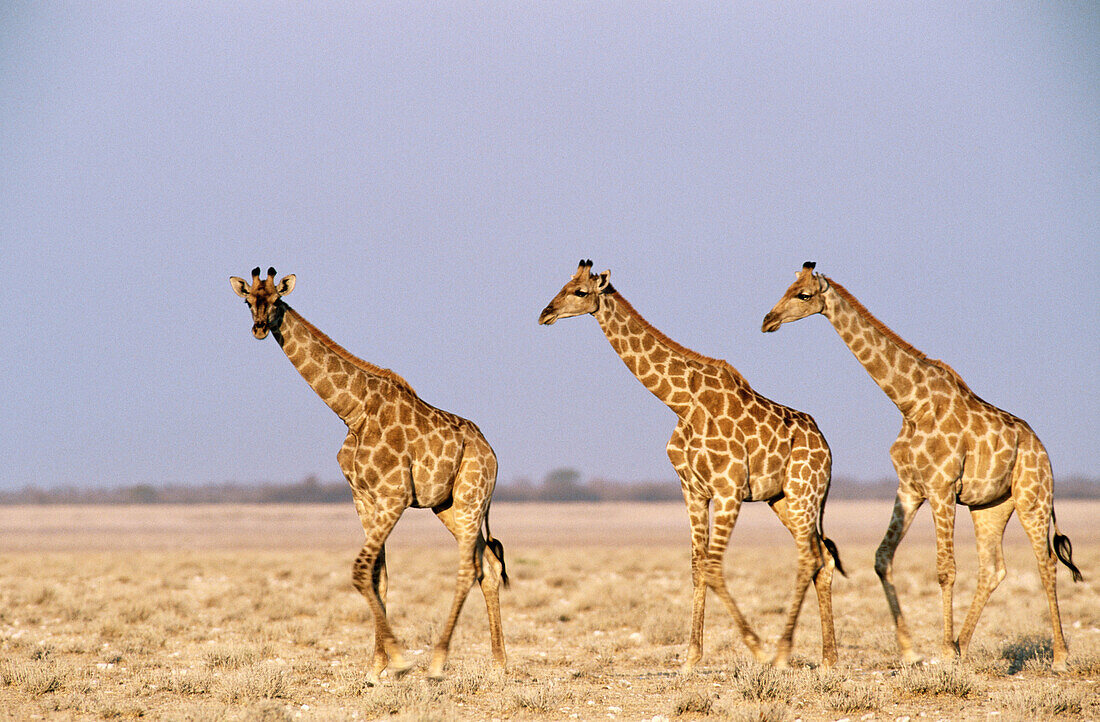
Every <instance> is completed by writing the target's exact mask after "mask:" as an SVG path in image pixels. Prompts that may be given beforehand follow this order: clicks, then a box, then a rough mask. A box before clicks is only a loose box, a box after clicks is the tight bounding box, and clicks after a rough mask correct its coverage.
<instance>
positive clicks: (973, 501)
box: [762, 263, 1080, 671]
mask: <svg viewBox="0 0 1100 722" xmlns="http://www.w3.org/2000/svg"><path fill="white" fill-rule="evenodd" d="M813 269H814V264H812V263H807V264H805V265H804V266H803V268H802V270H801V271H800V272H799V274H798V278H797V279H796V281H795V282H794V284H792V285H791V286H790V288H788V289H787V292H786V293H785V294H784V295H783V297H782V298H781V299H780V300H779V302H778V303H777V304H776V305H775V307H774V308H773V309H772V310H771V312H769V313H768V315H767V316H765V318H764V323H763V327H762V330H764V331H765V332H768V331H775V330H776V329H778V328H779V326H780V325H782V324H783V323H787V322H790V321H796V320H798V319H800V318H805V317H806V316H809V315H812V314H815V313H821V314H822V315H824V316H825V317H826V318H827V319H829V321H830V322H831V323H832V324H833V326H834V327H835V328H836V330H837V333H839V334H840V337H841V338H842V339H843V340H844V342H845V344H847V346H848V348H849V349H850V350H851V351H852V353H853V354H854V355H855V357H856V359H857V360H859V362H860V363H861V364H863V366H864V368H866V369H867V372H868V373H869V374H870V375H871V378H872V379H874V381H875V382H876V383H877V384H878V385H879V387H880V388H882V390H883V391H884V392H885V393H886V395H887V396H889V397H890V400H891V401H893V402H894V404H895V405H896V406H897V407H898V409H899V410H900V411H901V413H902V428H901V432H900V433H899V434H898V438H897V440H896V441H895V442H894V444H893V445H892V446H891V447H890V459H891V461H892V462H893V464H894V468H895V470H896V471H897V474H898V493H897V498H896V499H895V502H894V511H893V514H892V516H891V519H890V524H889V526H888V527H887V530H886V535H885V536H884V538H883V540H882V543H881V544H880V545H879V548H878V551H877V553H876V555H875V571H876V572H877V574H878V576H879V578H880V580H881V582H882V585H883V589H884V591H885V593H886V599H887V603H888V604H889V607H890V611H891V613H892V615H893V617H894V622H895V626H896V630H897V639H898V649H899V651H900V653H901V655H902V657H903V659H905V660H906V661H907V662H910V663H913V662H917V661H919V660H920V657H919V655H917V653H916V652H915V651H914V649H913V644H912V638H911V636H910V634H909V629H908V626H907V625H906V623H905V618H904V616H903V614H902V612H901V606H900V604H899V602H898V599H897V591H896V589H895V587H894V583H893V558H894V552H895V551H896V550H897V546H898V544H899V543H900V541H901V539H902V537H904V536H905V532H906V531H907V530H908V528H909V525H910V524H911V523H912V521H913V517H914V515H915V514H916V512H917V510H918V509H919V508H920V507H921V505H922V504H923V503H924V502H925V501H928V503H929V506H930V507H931V509H932V518H933V522H934V524H935V529H936V576H937V580H938V582H939V585H940V590H941V596H942V601H943V640H942V645H941V648H942V651H943V654H944V655H945V656H949V657H953V656H955V655H959V654H963V655H965V653H966V650H967V648H968V646H969V644H970V640H971V637H972V636H973V633H974V628H975V626H976V625H977V623H978V618H979V617H980V616H981V613H982V610H983V608H984V607H985V603H986V601H987V600H988V599H989V595H990V594H992V592H993V590H994V589H995V588H996V587H997V585H998V584H999V583H1000V582H1001V581H1002V580H1003V579H1004V576H1005V565H1004V553H1003V550H1002V546H1001V544H1002V541H1001V540H1002V537H1003V535H1004V529H1005V525H1006V524H1007V523H1008V518H1009V517H1010V516H1011V515H1012V512H1013V511H1015V512H1016V513H1017V515H1018V516H1019V518H1020V523H1021V524H1022V525H1023V527H1024V531H1025V533H1026V534H1027V536H1028V539H1029V541H1030V542H1031V545H1032V549H1033V551H1034V553H1035V557H1036V560H1037V561H1038V564H1039V576H1040V578H1041V580H1042V582H1043V587H1044V589H1045V591H1046V595H1047V601H1048V607H1049V612H1050V618H1051V627H1052V630H1053V647H1054V660H1053V667H1054V669H1055V670H1059V671H1061V670H1065V668H1066V657H1067V655H1068V652H1067V649H1066V643H1065V638H1064V637H1063V634H1062V625H1061V619H1060V616H1059V612H1058V599H1057V588H1056V585H1055V562H1054V558H1055V555H1056V556H1057V557H1058V558H1059V559H1061V560H1062V561H1063V562H1064V563H1065V564H1066V565H1067V566H1068V567H1069V568H1070V570H1071V571H1072V573H1073V576H1074V579H1079V578H1080V572H1079V571H1078V570H1077V567H1076V566H1074V565H1073V561H1072V551H1071V548H1070V546H1069V542H1068V539H1066V537H1064V536H1062V534H1061V533H1060V532H1059V531H1058V526H1057V523H1056V522H1055V523H1054V531H1055V535H1054V549H1053V551H1054V554H1052V553H1051V546H1050V542H1049V538H1048V535H1049V527H1050V525H1051V523H1052V522H1054V476H1053V473H1052V471H1051V466H1050V460H1049V458H1048V457H1047V452H1046V449H1044V448H1043V445H1042V443H1041V442H1040V441H1039V438H1038V436H1036V435H1035V432H1034V431H1032V429H1031V427H1030V426H1028V425H1027V423H1026V422H1024V421H1023V420H1022V419H1019V418H1017V417H1016V416H1013V415H1012V414H1010V413H1008V412H1007V411H1003V410H1002V409H999V408H997V407H996V406H993V405H992V404H990V403H988V402H986V401H984V400H982V399H981V398H979V397H978V396H977V395H976V394H975V393H974V392H973V391H971V390H970V388H969V387H968V386H967V385H966V383H965V382H964V381H963V380H962V378H961V377H960V376H959V375H958V374H957V373H956V372H955V371H954V369H952V368H951V367H950V366H948V365H947V364H945V363H943V362H942V361H938V360H935V359H930V358H928V357H927V356H925V355H924V354H923V353H921V352H920V351H918V350H917V349H915V348H914V347H912V346H910V345H909V344H908V343H906V342H905V341H903V340H902V339H901V338H899V337H898V336H897V335H896V334H894V333H893V332H892V331H891V330H890V329H888V328H887V327H886V326H885V325H884V324H883V323H882V322H881V321H879V320H878V319H877V318H875V317H874V316H872V315H871V314H870V312H868V311H867V309H866V308H864V307H863V305H862V304H860V303H859V301H857V300H856V299H855V298H854V297H853V296H852V295H851V294H850V293H849V292H848V291H847V290H846V289H845V288H844V287H843V286H841V285H840V284H838V283H836V282H834V281H832V280H831V279H829V278H827V277H825V276H820V275H817V274H815V273H814V272H813ZM956 504H962V505H963V506H967V507H969V508H970V514H971V517H972V519H973V522H974V532H975V537H976V539H977V546H978V560H979V570H978V589H977V591H976V592H975V595H974V600H973V602H972V603H971V605H970V609H969V611H968V612H967V615H966V618H965V619H964V620H963V625H962V629H961V631H960V632H959V636H958V638H955V636H954V612H953V587H954V582H955V551H954V531H955V510H956Z"/></svg>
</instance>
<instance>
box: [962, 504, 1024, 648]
mask: <svg viewBox="0 0 1100 722" xmlns="http://www.w3.org/2000/svg"><path fill="white" fill-rule="evenodd" d="M1014 509H1015V504H1014V503H1013V500H1012V497H1007V498H1005V499H1004V500H1002V501H1000V502H998V503H996V504H994V505H992V506H988V507H981V508H975V507H972V508H971V509H970V517H971V518H972V519H973V521H974V538H975V541H976V542H977V546H978V588H977V589H976V590H975V591H974V601H972V602H971V603H970V611H968V612H967V613H966V619H964V620H963V625H962V630H961V631H960V632H959V654H960V656H963V657H965V656H966V651H967V649H968V648H969V647H970V640H971V638H972V637H973V635H974V628H975V627H976V626H977V624H978V618H979V617H981V615H982V610H983V609H985V605H986V602H988V601H989V596H990V595H991V594H992V593H993V590H994V589H996V588H997V586H998V585H999V584H1000V583H1001V582H1002V581H1003V580H1004V578H1005V560H1004V549H1003V546H1002V545H1003V539H1004V531H1005V525H1006V524H1007V523H1008V519H1009V517H1010V516H1012V512H1013V510H1014Z"/></svg>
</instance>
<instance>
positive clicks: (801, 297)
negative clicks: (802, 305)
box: [795, 293, 810, 301]
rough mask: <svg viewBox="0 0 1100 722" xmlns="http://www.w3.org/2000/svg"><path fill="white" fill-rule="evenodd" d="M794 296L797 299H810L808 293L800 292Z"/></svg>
mask: <svg viewBox="0 0 1100 722" xmlns="http://www.w3.org/2000/svg"><path fill="white" fill-rule="evenodd" d="M795 298H797V299H798V300H799V301H809V300H810V294H808V293H800V294H798V295H796V296H795Z"/></svg>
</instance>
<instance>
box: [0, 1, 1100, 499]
mask: <svg viewBox="0 0 1100 722" xmlns="http://www.w3.org/2000/svg"><path fill="white" fill-rule="evenodd" d="M1097 58H1100V11H1098V10H1097V8H1096V6H1095V5H1091V4H1086V3H1081V4H1077V5H1074V6H1072V7H1070V6H1067V5H1063V4H1033V3H1028V4H964V5H962V6H958V5H956V4H948V3H931V4H930V3H903V4H893V3H890V4H885V5H884V4H876V3H814V4H811V5H810V6H809V7H804V6H797V5H793V4H775V3H750V4H738V6H737V7H728V6H727V5H726V4H717V3H709V4H667V3H641V4H638V3H632V4H626V3H601V4H588V3H476V4H475V3H463V2H458V3H434V2H433V3H419V4H418V3H413V4H408V3H402V4H397V3H372V4H370V5H369V7H359V6H352V4H350V3H348V4H327V3H310V4H295V3H242V4H232V5H230V6H223V5H222V4H214V3H210V4H206V3H203V4H199V5H198V6H195V7H182V6H178V5H176V4H167V5H163V6H162V5H152V6H150V5H148V4H142V3H80V4H77V3H60V4H44V3H18V2H17V3H9V4H6V5H5V6H4V7H3V9H0V269H2V270H3V271H4V282H3V284H0V303H2V304H3V309H4V314H3V321H2V322H0V324H2V328H3V330H4V331H5V333H4V334H3V335H4V338H5V342H4V343H3V344H2V345H0V372H2V374H3V378H4V384H3V391H2V392H0V393H2V397H0V427H2V428H0V459H3V464H0V488H19V487H22V486H24V485H28V484H30V485H37V486H43V487H53V486H64V485H79V486H115V485H121V484H135V483H152V484H167V483H177V484H179V483H198V482H210V481H231V480H236V481H256V480H275V481H293V480H298V479H301V478H303V477H304V476H306V475H308V474H317V475H318V476H320V477H322V478H325V479H337V478H339V476H340V474H339V468H338V466H337V464H336V460H335V459H336V452H337V450H338V449H339V446H340V443H341V441H342V439H343V425H342V424H341V422H340V421H339V419H337V418H336V417H335V416H334V415H333V414H332V413H331V412H330V411H329V410H328V408H327V407H326V406H324V404H323V403H322V402H321V401H320V400H319V399H318V398H316V396H314V395H313V393H312V391H311V390H310V389H309V388H308V387H307V386H306V384H305V383H304V382H303V381H302V379H301V378H300V377H299V376H298V375H297V373H296V372H295V371H294V369H293V368H292V367H291V366H290V364H289V363H288V362H287V361H286V359H285V357H284V356H283V354H282V353H281V351H280V350H279V348H278V346H277V345H276V343H275V342H274V341H273V340H271V339H268V340H266V341H264V342H262V343H259V342H257V341H255V340H254V339H253V338H252V337H251V335H250V333H249V328H250V324H251V322H250V319H249V315H248V312H247V309H245V307H244V306H243V304H241V303H240V300H239V299H238V298H237V297H236V296H235V295H234V294H233V292H232V291H231V290H230V287H229V283H228V277H229V276H230V275H247V274H248V271H249V270H250V269H251V268H252V267H254V266H257V265H259V266H263V267H264V268H266V267H267V266H269V265H273V266H275V267H276V268H277V269H278V271H279V273H280V274H284V273H295V274H296V275H297V277H298V284H297V288H296V289H295V291H294V294H293V295H292V296H290V297H289V298H288V299H287V300H288V302H289V303H290V304H291V305H293V306H294V307H295V308H296V309H297V310H298V311H300V312H301V313H302V314H303V315H304V316H305V317H306V318H308V319H309V320H310V321H312V322H313V323H314V324H316V325H317V326H318V327H320V328H321V329H322V330H324V331H325V332H326V333H328V334H329V335H330V336H331V337H332V338H334V339H335V340H337V341H338V342H339V343H341V344H342V345H344V346H345V347H346V348H348V349H349V350H350V351H352V352H353V353H355V354H357V355H359V356H362V357H363V358H365V359H367V360H369V361H371V362H373V363H376V364H379V365H381V366H385V367H389V368H392V369H394V370H395V371H397V372H398V373H400V374H401V375H403V376H404V377H405V378H407V379H408V380H409V381H410V383H411V384H412V385H413V386H414V388H416V389H417V391H418V392H419V393H420V394H421V396H422V397H423V398H424V399H426V400H427V401H429V402H430V403H432V404H434V405H437V406H440V407H442V408H446V409H448V410H451V411H455V412H457V413H460V414H462V415H464V416H467V417H469V418H471V419H473V420H475V421H476V422H477V423H478V424H479V426H480V427H481V428H482V430H483V431H484V432H485V434H486V436H487V437H488V438H489V440H490V442H491V443H492V444H493V446H494V447H495V449H496V451H497V453H498V456H499V457H500V477H501V479H502V481H505V482H507V481H509V480H511V479H515V478H519V477H528V478H533V479H538V478H541V477H542V476H543V475H544V474H545V473H546V472H548V471H549V470H551V469H553V468H556V467H560V466H570V467H574V468H576V469H578V470H579V471H581V473H582V474H583V475H584V476H586V477H592V476H601V477H605V478H610V479H618V480H633V479H662V478H667V479H668V480H669V483H671V484H675V483H676V482H675V480H674V479H675V476H674V474H673V472H672V469H671V467H670V466H669V464H668V461H667V458H666V457H665V452H664V448H665V443H666V442H667V439H668V436H669V435H670V433H671V431H672V429H673V426H674V425H675V418H674V417H673V415H672V414H671V412H670V411H668V409H667V408H665V407H664V406H663V405H662V404H661V403H660V402H659V401H657V400H656V399H655V398H653V397H652V396H650V395H649V394H648V393H647V392H646V391H645V389H644V388H643V387H642V386H641V385H640V384H639V383H638V382H637V381H636V380H635V379H634V378H633V377H632V376H631V375H630V374H629V372H628V371H627V370H626V368H625V366H623V365H622V363H621V362H620V360H619V359H618V358H617V357H616V356H615V354H614V353H613V351H612V350H611V347H610V346H609V345H608V343H607V342H606V340H605V339H604V338H603V335H602V333H601V332H600V331H599V328H598V326H597V325H596V323H595V321H594V320H593V319H590V318H587V317H585V318H576V319H568V320H566V321H563V322H561V323H559V324H556V325H555V326H553V327H549V328H547V327H539V326H537V325H536V319H537V316H538V312H539V310H540V309H542V307H543V306H544V305H545V304H546V302H547V301H548V300H549V299H550V297H551V296H553V295H554V294H555V293H556V292H557V290H558V289H559V288H560V286H561V285H562V284H563V283H564V282H565V281H566V279H567V278H568V277H569V275H570V274H571V273H572V272H573V270H574V269H575V267H576V262H577V260H578V259H579V258H582V257H584V258H592V259H593V260H594V261H595V264H596V266H597V267H598V269H600V270H602V269H605V268H610V269H611V271H612V279H613V281H614V283H615V286H616V288H618V290H619V291H620V292H621V293H622V294H623V295H624V296H625V297H626V298H628V299H629V300H630V301H631V303H632V304H633V305H634V306H635V307H636V308H637V309H638V310H639V311H640V312H641V313H642V314H644V315H645V316H646V317H647V319H648V320H649V321H650V322H651V323H653V324H654V325H656V326H657V327H658V328H660V329H661V330H663V331H664V332H665V333H667V334H668V335H669V336H671V337H672V338H674V339H676V340H678V341H679V342H681V343H683V344H684V345H687V346H689V347H691V348H693V349H695V350H697V351H699V352H701V353H704V354H707V355H710V356H717V357H721V358H725V359H727V360H729V361H730V362H731V363H732V364H733V365H734V366H735V367H737V368H738V369H739V370H740V371H741V372H742V373H743V374H744V375H745V376H746V378H748V380H749V381H750V382H751V383H752V384H753V386H754V387H755V388H756V389H757V390H758V391H760V392H761V393H763V394H765V395H767V396H769V397H771V398H773V399H775V400H777V401H780V402H783V403H786V404H788V405H791V406H794V407H796V408H799V409H802V410H805V411H808V412H809V413H811V414H813V415H814V417H815V418H816V419H817V420H818V423H819V425H820V426H821V428H822V430H823V431H824V433H825V435H826V437H827V438H828V439H829V442H830V444H831V445H832V447H833V452H834V474H835V475H837V476H844V477H847V478H855V479H878V478H882V477H888V476H892V475H893V471H892V468H891V466H890V462H889V457H888V454H887V450H888V448H889V445H890V443H891V442H892V441H893V439H894V437H895V435H896V434H897V431H898V428H899V427H900V414H899V413H898V411H897V410H896V409H895V408H894V407H893V405H892V404H891V403H890V402H889V401H888V400H887V398H886V397H885V396H884V395H883V394H882V392H881V391H880V390H879V389H878V387H877V386H875V385H874V383H873V382H872V381H871V379H870V378H869V377H868V376H867V375H866V373H865V372H864V370H863V369H862V367H860V366H859V364H858V363H857V362H856V361H855V359H854V358H853V357H852V356H851V355H850V354H849V352H848V350H847V349H846V348H845V347H844V345H843V344H842V343H841V341H840V339H839V337H838V336H837V335H836V333H835V332H834V331H833V330H832V328H831V327H830V326H829V324H828V322H827V321H826V320H825V319H824V318H821V317H815V318H812V319H808V320H806V321H803V322H801V323H798V324H795V325H791V326H785V327H784V328H783V329H782V330H781V331H780V332H779V333H777V334H773V335H767V336H765V335H763V334H761V333H760V320H761V319H762V317H763V315H764V313H765V312H766V311H768V309H769V308H770V307H771V306H772V304H773V303H774V302H775V300H776V299H777V298H778V297H779V295H780V294H781V293H782V292H783V290H784V289H785V288H786V286H787V285H788V284H789V282H790V281H791V280H792V279H793V274H794V273H795V271H796V270H797V269H798V268H799V267H800V266H801V264H802V262H803V261H806V260H814V261H817V263H818V270H819V271H822V272H824V273H826V274H828V275H830V276H832V277H833V278H835V279H836V280H838V281H840V282H842V283H843V284H844V285H845V286H846V287H847V288H848V289H849V290H850V291H852V292H853V293H854V294H855V295H856V296H857V297H858V298H859V299H860V300H861V301H863V303H864V304H865V305H866V306H867V307H868V308H869V309H871V310H872V312H874V313H875V314H876V315H877V316H878V317H879V318H881V319H882V320H883V321H884V322H885V323H886V324H888V325H889V326H890V327H891V328H893V329H894V330H895V331H896V332H897V333H899V334H900V335H901V336H902V337H904V338H905V339H906V340H907V341H909V342H910V343H912V344H913V345H915V346H916V347H917V348H919V349H921V350H922V351H924V352H925V353H927V354H929V355H930V356H932V357H935V358H942V359H944V360H945V361H947V362H948V363H950V364H951V365H952V366H953V367H954V368H955V369H956V370H958V371H959V372H960V374H961V375H962V376H963V378H964V379H966V381H967V382H968V383H969V385H970V386H971V387H972V388H973V389H974V390H975V391H976V392H977V393H979V394H980V395H981V396H983V397H984V398H986V399H987V400H989V401H991V402H993V403H995V404H997V405H999V406H1001V407H1003V408H1005V409H1007V410H1009V411H1012V412H1013V413H1016V414H1018V415H1020V416H1022V417H1023V418H1025V419H1027V420H1028V421H1029V422H1030V423H1031V425H1032V426H1033V427H1034V428H1035V429H1036V431H1037V432H1038V433H1039V436H1040V438H1041V439H1042V440H1043V441H1044V443H1045V444H1046V446H1047V447H1048V450H1049V451H1050V453H1051V457H1052V460H1053V463H1054V468H1055V473H1056V474H1057V475H1060V476H1065V475H1070V474H1073V475H1082V474H1083V475H1093V476H1095V475H1096V474H1095V470H1096V464H1095V460H1094V458H1095V452H1096V449H1097V447H1098V446H1100V443H1098V442H1100V433H1098V431H1097V429H1098V428H1100V381H1098V378H1100V361H1098V359H1100V334H1098V331H1097V329H1098V328H1100V323H1098V322H1100V313H1098V311H1097V303H1096V300H1095V297H1096V294H1095V284H1094V283H1093V276H1094V275H1095V274H1096V273H1097V267H1098V265H1100V242H1098V241H1100V235H1098V231H1100V62H1097Z"/></svg>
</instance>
